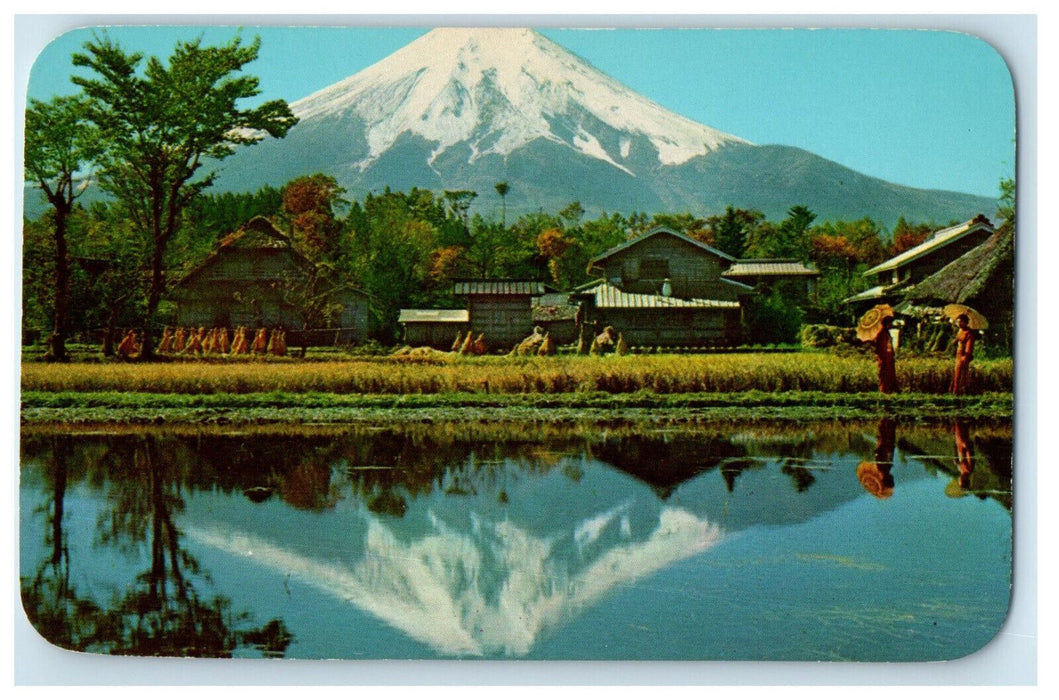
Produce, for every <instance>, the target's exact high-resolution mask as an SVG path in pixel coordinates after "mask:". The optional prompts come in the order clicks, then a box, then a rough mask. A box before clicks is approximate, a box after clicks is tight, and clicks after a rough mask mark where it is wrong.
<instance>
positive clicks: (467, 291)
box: [453, 280, 547, 296]
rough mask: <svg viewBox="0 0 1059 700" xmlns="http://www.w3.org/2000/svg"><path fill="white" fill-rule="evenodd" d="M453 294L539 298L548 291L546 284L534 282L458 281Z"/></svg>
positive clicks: (455, 283)
mask: <svg viewBox="0 0 1059 700" xmlns="http://www.w3.org/2000/svg"><path fill="white" fill-rule="evenodd" d="M454 285H455V286H454V289H453V294H455V295H456V296H470V295H472V294H489V295H513V296H539V295H541V294H544V293H545V291H546V290H547V285H546V284H545V283H544V282H538V281H534V280H456V281H455V282H454Z"/></svg>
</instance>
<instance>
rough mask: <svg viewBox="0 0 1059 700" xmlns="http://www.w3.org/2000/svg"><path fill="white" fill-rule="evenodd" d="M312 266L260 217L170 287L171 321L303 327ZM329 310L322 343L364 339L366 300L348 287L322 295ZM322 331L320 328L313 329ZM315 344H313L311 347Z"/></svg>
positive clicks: (232, 235)
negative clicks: (173, 315) (305, 290)
mask: <svg viewBox="0 0 1059 700" xmlns="http://www.w3.org/2000/svg"><path fill="white" fill-rule="evenodd" d="M312 270H313V263H312V262H311V261H309V260H308V259H307V258H306V257H305V256H304V255H302V254H301V253H299V252H298V251H297V250H296V249H295V248H294V247H293V246H292V245H291V241H290V239H289V238H288V237H287V236H286V235H285V234H284V233H283V232H281V231H279V230H278V229H277V228H276V227H275V226H273V225H272V223H271V222H270V221H269V220H268V219H266V218H264V217H261V216H257V217H254V218H253V219H251V220H250V221H248V222H247V223H246V224H245V225H243V226H242V227H241V228H240V229H239V230H238V231H235V232H233V233H231V234H229V235H228V236H226V237H224V238H223V239H222V240H221V241H220V243H219V244H218V245H217V247H216V248H215V249H214V250H213V252H211V253H210V254H209V255H208V256H207V257H206V258H205V259H204V260H203V261H202V262H201V263H199V264H198V265H197V266H196V267H195V268H194V269H192V270H191V271H190V272H189V273H188V274H187V275H185V276H184V277H183V278H182V279H181V280H180V281H179V282H177V283H176V284H175V285H174V286H173V290H172V296H173V298H174V300H175V301H176V303H177V312H176V323H177V324H178V325H182V326H217V327H220V326H224V327H229V328H232V327H236V326H246V327H248V328H261V327H282V328H285V329H288V330H292V331H293V330H301V329H304V328H305V324H306V320H305V319H306V316H305V305H304V304H303V303H301V300H302V298H303V297H305V296H306V293H302V290H301V289H300V285H302V284H303V283H306V282H307V280H309V279H310V276H311V274H312ZM327 302H328V304H329V305H331V306H332V307H333V308H334V313H333V319H332V321H331V323H330V327H329V328H328V329H327V332H326V333H325V334H324V336H326V338H327V339H328V342H340V343H349V342H356V341H360V340H363V339H364V338H365V337H366V335H367V330H368V327H367V323H368V309H367V296H366V295H365V294H364V293H363V292H361V291H359V290H357V289H354V288H353V287H350V286H341V287H339V288H337V289H334V290H333V291H332V292H331V293H330V294H329V295H328V300H327ZM315 330H322V329H315ZM313 344H317V343H315V342H314V343H313Z"/></svg>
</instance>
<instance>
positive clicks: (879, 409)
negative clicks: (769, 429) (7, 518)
mask: <svg viewBox="0 0 1059 700" xmlns="http://www.w3.org/2000/svg"><path fill="white" fill-rule="evenodd" d="M1011 413H1012V399H1011V395H1010V394H1008V393H984V394H978V395H974V396H964V397H955V396H951V395H948V394H940V395H934V394H913V393H904V394H897V395H893V396H882V395H880V394H878V393H877V392H876V393H842V394H838V393H825V392H797V391H795V392H785V393H779V394H777V393H768V392H760V391H749V392H737V393H685V394H658V393H653V392H646V391H641V392H635V393H626V394H608V393H603V392H589V393H567V394H482V393H462V394H410V395H399V396H398V395H387V394H331V393H309V394H300V393H285V392H272V393H247V394H223V393H222V394H206V395H196V394H153V393H127V392H71V391H67V392H41V391H27V392H24V393H23V395H22V420H23V422H24V423H47V422H65V423H68V424H69V423H81V422H103V423H113V422H133V423H179V422H195V423H272V422H280V423H281V422H290V423H340V422H359V421H387V420H401V421H435V420H467V419H475V420H520V421H586V420H596V421H608V420H638V421H650V422H687V421H701V420H736V419H739V420H746V419H768V420H821V419H822V420H835V419H842V420H853V419H865V420H867V419H872V418H876V417H878V416H881V415H892V416H899V417H902V418H905V419H909V420H934V419H947V418H953V417H966V418H975V419H1006V418H1010V416H1011Z"/></svg>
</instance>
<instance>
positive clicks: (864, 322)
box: [857, 304, 894, 341]
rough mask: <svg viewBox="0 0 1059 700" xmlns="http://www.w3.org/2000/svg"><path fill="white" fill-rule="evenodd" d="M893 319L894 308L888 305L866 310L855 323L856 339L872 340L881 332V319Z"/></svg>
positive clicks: (878, 305) (879, 305)
mask: <svg viewBox="0 0 1059 700" xmlns="http://www.w3.org/2000/svg"><path fill="white" fill-rule="evenodd" d="M893 317H894V308H893V307H892V306H890V305H889V304H877V305H875V306H874V307H872V308H870V309H868V312H867V313H865V314H864V315H863V316H861V317H860V321H858V322H857V338H859V339H860V340H864V341H869V340H874V339H875V336H877V335H879V331H880V330H882V325H883V319H885V318H893Z"/></svg>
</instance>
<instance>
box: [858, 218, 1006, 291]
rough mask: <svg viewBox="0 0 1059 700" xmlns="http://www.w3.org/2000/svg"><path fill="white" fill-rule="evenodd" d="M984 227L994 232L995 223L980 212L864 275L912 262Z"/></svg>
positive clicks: (935, 234) (938, 232)
mask: <svg viewBox="0 0 1059 700" xmlns="http://www.w3.org/2000/svg"><path fill="white" fill-rule="evenodd" d="M982 229H985V230H986V231H989V232H990V233H992V231H993V225H992V224H991V223H989V219H987V218H985V217H984V216H982V215H980V214H979V215H978V216H976V217H975V218H973V219H971V220H970V221H964V222H963V223H962V224H958V225H956V226H952V227H950V228H945V229H942V230H940V231H937V232H935V233H934V234H933V235H932V236H931V237H930V238H928V239H927V240H925V241H923V242H922V243H920V244H919V245H917V246H915V247H913V248H909V249H908V250H906V251H905V252H903V253H901V254H900V255H895V256H894V257H892V258H890V259H889V260H886V261H885V262H882V263H879V264H878V265H876V266H875V267H873V268H871V269H870V270H868V271H867V272H865V273H864V275H865V276H868V275H874V274H877V273H879V272H886V271H887V270H893V269H894V268H897V267H900V266H901V265H905V264H907V263H910V262H912V261H913V260H915V259H916V258H920V257H922V256H924V255H926V254H927V253H929V252H931V251H933V250H936V249H938V248H941V247H943V246H946V245H948V244H950V243H952V242H954V241H958V240H959V239H961V238H963V237H964V236H966V235H967V234H969V233H972V232H973V231H979V230H982Z"/></svg>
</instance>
